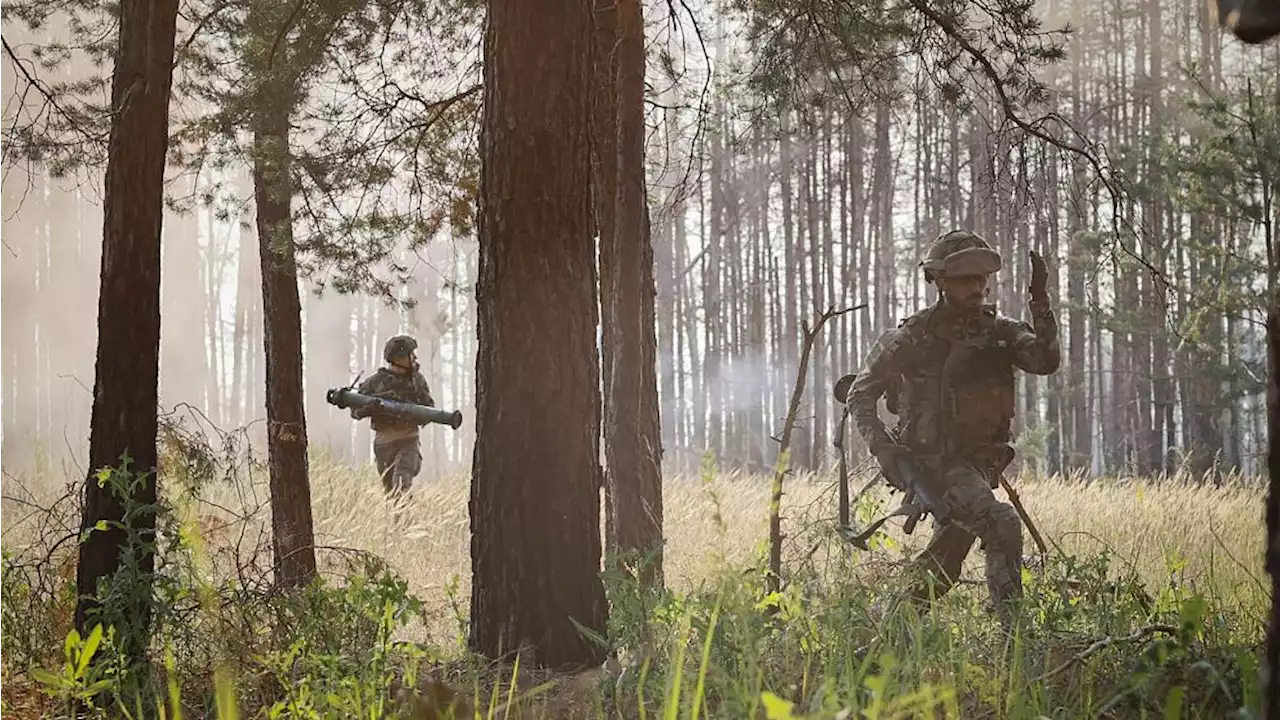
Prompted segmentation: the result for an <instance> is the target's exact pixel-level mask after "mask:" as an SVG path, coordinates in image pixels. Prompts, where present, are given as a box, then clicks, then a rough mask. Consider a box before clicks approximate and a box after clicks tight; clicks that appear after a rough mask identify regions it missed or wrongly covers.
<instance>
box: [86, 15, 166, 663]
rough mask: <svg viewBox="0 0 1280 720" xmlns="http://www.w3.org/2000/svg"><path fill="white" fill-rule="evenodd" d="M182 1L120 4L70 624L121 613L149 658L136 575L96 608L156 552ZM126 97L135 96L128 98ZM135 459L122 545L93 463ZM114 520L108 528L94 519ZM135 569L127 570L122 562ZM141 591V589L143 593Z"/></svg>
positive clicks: (110, 490) (120, 626)
mask: <svg viewBox="0 0 1280 720" xmlns="http://www.w3.org/2000/svg"><path fill="white" fill-rule="evenodd" d="M177 12H178V3H177V2H176V0H154V1H153V2H139V1H138V0H124V2H122V3H121V6H120V16H119V23H120V25H119V28H120V29H119V44H118V49H117V52H116V64H115V70H114V72H113V74H112V82H111V102H112V106H113V107H115V108H118V110H117V112H116V114H115V115H114V116H113V118H112V123H111V125H112V126H111V138H110V146H109V151H108V157H107V169H106V181H105V188H104V196H105V198H104V207H105V217H104V219H103V243H102V276H101V284H100V286H99V295H98V298H99V300H98V348H97V358H98V360H97V367H96V368H95V377H94V394H93V411H92V413H93V414H92V419H91V422H90V427H91V430H90V434H89V476H88V478H86V481H85V495H84V515H83V517H82V521H81V524H80V528H81V531H82V533H84V532H88V531H90V530H92V532H89V534H88V537H87V538H85V540H84V541H83V542H82V543H81V544H80V557H79V563H78V564H77V566H76V594H77V596H78V598H79V599H78V601H77V602H76V610H75V626H76V629H77V630H79V631H80V634H81V636H86V635H88V633H89V631H90V630H91V629H92V627H93V626H94V625H95V624H97V623H98V622H103V624H104V625H105V624H107V623H109V622H114V623H116V632H117V636H116V640H117V642H119V643H121V645H120V647H121V650H122V651H123V652H124V653H125V655H126V656H127V657H129V658H131V659H132V660H134V661H137V662H141V661H143V659H144V657H145V653H146V648H147V640H148V634H149V626H150V622H151V610H150V605H151V603H150V599H149V598H148V597H147V592H146V590H143V589H141V588H137V587H136V586H135V587H134V588H133V589H132V590H131V591H130V592H129V593H127V594H126V595H124V596H123V598H122V602H123V603H124V607H121V608H119V611H120V615H119V616H118V617H112V618H100V617H98V614H97V612H96V611H97V610H98V609H99V604H98V599H97V593H98V583H99V581H102V580H104V579H107V578H110V577H112V576H113V575H114V574H115V573H116V571H117V570H119V569H121V559H122V557H124V556H125V555H126V553H133V557H134V558H135V562H136V566H135V568H133V570H134V571H136V572H137V573H139V575H140V577H137V576H135V579H136V580H139V581H141V583H142V584H143V585H146V586H149V585H150V582H151V573H152V572H153V570H154V567H155V556H154V555H153V554H152V552H151V551H150V550H149V549H148V547H147V546H148V545H149V544H150V543H152V542H154V532H155V516H154V515H153V514H152V513H151V512H148V511H147V510H145V509H142V508H145V507H146V506H149V505H152V504H154V503H155V501H156V477H155V470H156V401H157V397H158V389H159V387H158V386H159V379H160V376H159V371H160V232H161V224H162V220H163V217H164V207H163V198H164V184H163V183H164V167H165V153H166V150H167V148H168V141H169V97H170V86H171V81H172V79H173V71H172V68H173V49H174V34H175V30H176V21H177ZM126 98H127V99H128V102H126ZM122 456H128V457H129V459H130V463H129V470H130V471H132V472H135V473H141V474H144V475H145V477H144V478H143V479H142V480H141V481H140V482H138V483H137V484H136V485H135V484H132V483H130V484H129V486H128V487H130V488H131V489H132V493H133V495H132V497H130V498H129V499H128V503H129V504H130V505H131V506H132V507H131V508H129V509H130V510H132V511H133V513H136V514H134V515H133V516H132V517H131V518H129V519H128V523H129V525H131V526H132V528H133V530H134V531H135V532H137V533H139V534H140V537H139V538H138V540H139V541H140V542H141V543H142V545H141V546H139V547H135V548H132V549H131V550H128V549H126V547H125V543H126V542H128V532H127V531H126V530H125V529H124V528H122V527H120V526H119V525H116V523H121V522H123V521H125V520H126V518H125V511H126V508H125V506H124V502H123V501H122V499H121V498H120V497H118V496H117V495H116V494H115V488H114V487H113V486H112V485H110V484H108V485H105V486H104V485H101V484H99V482H98V478H97V476H96V473H97V472H98V471H99V470H102V469H103V468H113V467H117V466H119V465H120V463H121V457H122ZM99 523H107V524H108V528H107V529H106V530H97V529H96V528H97V527H98V525H99ZM126 572H128V570H126ZM139 590H141V592H139Z"/></svg>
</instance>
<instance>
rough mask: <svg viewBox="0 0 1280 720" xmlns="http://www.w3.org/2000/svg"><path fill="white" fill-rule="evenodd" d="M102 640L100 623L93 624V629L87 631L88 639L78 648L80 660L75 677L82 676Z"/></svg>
mask: <svg viewBox="0 0 1280 720" xmlns="http://www.w3.org/2000/svg"><path fill="white" fill-rule="evenodd" d="M101 642H102V623H98V624H97V625H94V626H93V631H92V632H90V633H89V637H88V639H86V640H85V641H84V646H83V647H81V648H80V662H79V663H78V664H77V665H76V677H77V678H80V677H84V673H85V671H86V670H88V669H89V661H90V660H92V659H93V655H94V653H96V652H97V651H98V645H99V644H100V643H101Z"/></svg>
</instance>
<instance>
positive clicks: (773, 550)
mask: <svg viewBox="0 0 1280 720" xmlns="http://www.w3.org/2000/svg"><path fill="white" fill-rule="evenodd" d="M865 307H866V304H865V303H864V304H862V305H857V306H854V307H851V308H846V309H844V310H836V309H834V308H831V307H828V308H827V309H826V311H825V312H823V313H821V314H820V315H819V316H818V318H817V320H816V321H814V323H813V327H810V326H809V322H808V321H807V320H805V321H802V324H803V325H802V326H803V329H804V346H803V348H802V349H801V351H800V367H799V369H798V370H797V371H796V384H795V387H794V388H793V389H792V391H791V405H790V406H789V407H788V408H787V419H786V421H785V422H784V423H783V425H782V436H781V437H780V438H779V439H778V443H779V447H778V460H777V462H776V463H775V464H774V473H773V492H772V494H771V496H770V499H769V573H768V579H767V583H766V584H767V587H768V590H769V592H777V591H778V590H779V589H781V587H782V580H781V578H782V480H783V478H784V477H786V474H787V473H788V472H790V465H791V458H790V452H791V433H792V432H793V431H794V430H795V425H796V415H797V414H798V413H799V412H800V396H801V394H802V393H803V392H804V383H805V376H806V375H808V373H809V355H810V354H812V352H813V343H814V341H815V340H817V338H818V333H819V332H821V331H822V326H823V325H825V324H826V322H827V321H828V320H830V319H831V318H834V317H839V316H841V315H844V314H846V313H850V312H853V311H854V310H861V309H862V308H865Z"/></svg>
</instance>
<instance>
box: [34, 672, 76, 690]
mask: <svg viewBox="0 0 1280 720" xmlns="http://www.w3.org/2000/svg"><path fill="white" fill-rule="evenodd" d="M31 679H32V680H35V681H36V682H37V683H40V684H41V685H44V686H47V687H49V688H56V689H58V690H65V689H67V688H69V687H71V681H70V680H68V679H67V678H66V677H64V676H62V675H58V674H56V673H51V672H49V671H48V670H45V669H44V668H38V667H37V668H31Z"/></svg>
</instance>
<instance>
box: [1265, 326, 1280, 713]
mask: <svg viewBox="0 0 1280 720" xmlns="http://www.w3.org/2000/svg"><path fill="white" fill-rule="evenodd" d="M1267 357H1268V364H1269V365H1270V375H1271V382H1270V383H1269V384H1268V386H1267V438H1268V440H1267V467H1268V471H1269V474H1270V476H1271V481H1270V483H1269V484H1268V490H1267V540H1268V542H1267V554H1266V565H1267V573H1268V574H1269V575H1271V622H1270V623H1269V625H1268V628H1267V658H1266V663H1265V664H1266V670H1265V675H1264V678H1265V682H1266V688H1265V691H1264V693H1263V698H1264V700H1263V702H1264V704H1265V705H1266V707H1265V708H1263V713H1262V714H1263V717H1275V716H1276V714H1277V710H1278V709H1280V700H1278V698H1280V624H1278V623H1280V307H1272V309H1271V313H1270V315H1269V317H1268V318H1267Z"/></svg>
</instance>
